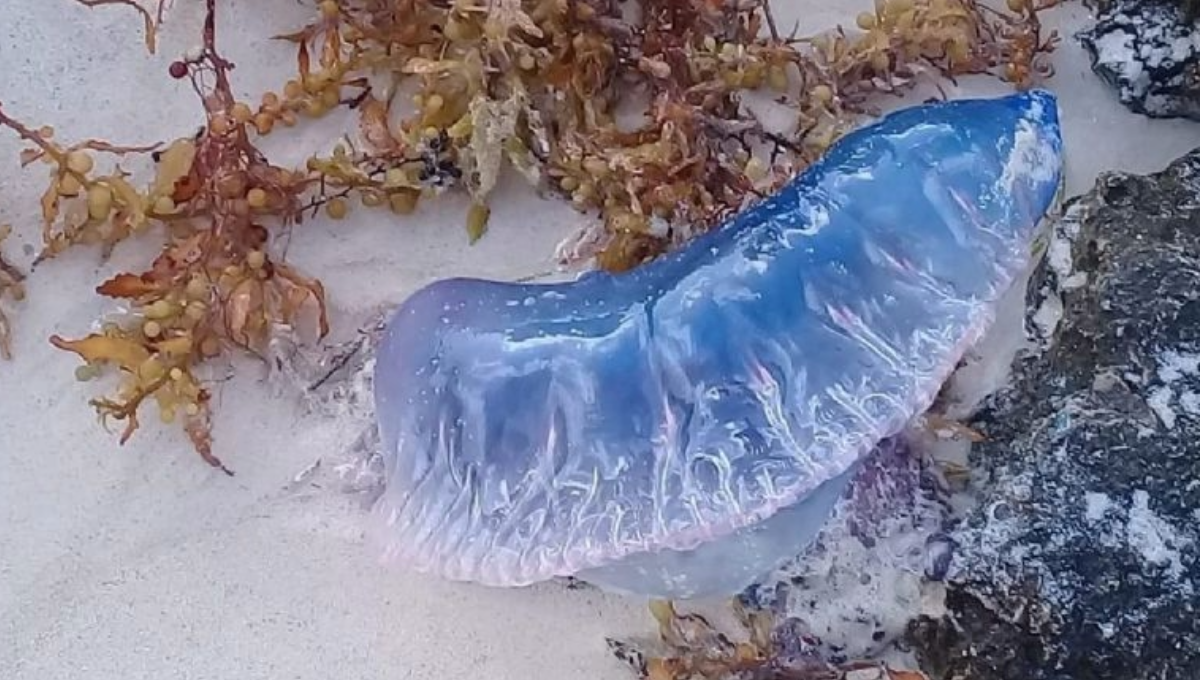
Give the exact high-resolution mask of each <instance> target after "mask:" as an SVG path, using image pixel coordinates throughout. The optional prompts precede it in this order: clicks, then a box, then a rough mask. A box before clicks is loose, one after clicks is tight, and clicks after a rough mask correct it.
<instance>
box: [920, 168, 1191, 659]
mask: <svg viewBox="0 0 1200 680" xmlns="http://www.w3.org/2000/svg"><path fill="white" fill-rule="evenodd" d="M1029 290H1030V293H1029V306H1030V310H1029V314H1028V320H1029V321H1030V322H1031V323H1030V326H1031V327H1036V328H1037V329H1038V331H1039V332H1040V334H1041V336H1042V337H1041V343H1040V346H1039V347H1038V349H1036V350H1034V351H1031V352H1029V353H1027V354H1025V355H1023V356H1022V357H1020V358H1019V359H1018V360H1017V362H1016V363H1015V365H1014V367H1013V379H1012V381H1011V383H1010V385H1009V386H1008V387H1006V388H1005V389H1003V390H1001V391H1000V392H998V393H997V394H995V395H993V396H992V397H991V398H990V399H989V400H988V401H986V402H985V405H984V407H983V409H982V410H981V411H980V413H979V414H978V416H977V418H976V422H974V423H973V426H974V427H976V428H977V429H978V430H980V431H981V432H982V433H983V434H984V435H985V436H986V437H987V441H986V442H984V443H982V444H977V445H976V447H975V449H974V451H973V452H972V465H973V468H974V470H975V474H976V484H977V485H978V486H979V494H980V503H979V504H978V505H977V506H976V508H975V509H974V510H972V512H971V513H970V514H969V516H968V517H967V518H966V520H965V521H964V522H963V523H962V525H961V526H959V527H957V528H956V529H955V530H954V531H953V532H952V537H953V539H954V541H955V543H956V545H957V546H958V547H957V551H956V554H955V556H954V558H953V559H952V561H951V565H950V569H949V573H948V577H947V595H946V603H945V604H946V613H945V615H944V616H941V617H938V618H931V617H928V616H926V617H923V618H920V619H918V620H917V621H915V622H914V623H913V624H912V625H911V626H910V629H909V638H910V641H911V643H912V644H913V645H914V647H915V649H916V651H917V653H918V656H919V658H920V659H921V661H922V664H923V666H924V667H925V668H926V670H927V671H928V672H930V674H931V677H933V678H935V680H936V679H943V678H944V679H947V680H948V679H949V678H970V679H971V680H1067V679H1074V680H1093V679H1094V680H1142V679H1145V680H1150V679H1151V678H1153V679H1154V680H1193V679H1195V678H1200V149H1197V150H1195V151H1193V152H1192V153H1190V154H1188V155H1186V156H1184V157H1183V158H1181V159H1179V160H1178V161H1176V162H1174V163H1173V164H1171V165H1170V166H1169V167H1168V168H1167V169H1165V170H1164V171H1162V172H1160V173H1157V174H1154V175H1150V176H1137V175H1129V174H1110V175H1107V176H1105V177H1102V178H1101V179H1100V180H1099V181H1098V182H1097V185H1096V187H1095V188H1094V189H1093V190H1092V191H1090V192H1089V193H1087V194H1085V195H1083V196H1080V197H1077V198H1075V199H1072V200H1071V201H1069V202H1068V203H1067V204H1066V206H1064V216H1063V218H1062V219H1061V220H1060V221H1059V222H1058V223H1057V224H1056V226H1055V228H1054V233H1053V235H1052V237H1051V239H1050V242H1049V247H1048V251H1047V256H1046V257H1045V259H1044V260H1043V261H1042V263H1041V264H1040V265H1039V267H1038V269H1037V270H1036V271H1035V273H1034V276H1033V279H1032V280H1031V283H1030V287H1029Z"/></svg>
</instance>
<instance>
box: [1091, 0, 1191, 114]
mask: <svg viewBox="0 0 1200 680" xmlns="http://www.w3.org/2000/svg"><path fill="white" fill-rule="evenodd" d="M1197 6H1200V3H1196V2H1191V1H1189V2H1180V1H1179V0H1111V1H1109V2H1103V3H1101V9H1100V12H1099V14H1098V15H1097V20H1096V24H1095V25H1094V26H1092V27H1091V28H1090V29H1088V30H1086V31H1082V32H1080V33H1079V34H1078V35H1077V36H1076V37H1077V38H1078V40H1079V41H1080V42H1081V43H1082V44H1083V46H1084V48H1085V49H1086V50H1087V51H1088V54H1089V55H1090V56H1091V59H1092V70H1093V71H1094V72H1095V73H1096V74H1097V75H1099V76H1100V77H1101V78H1103V79H1104V80H1105V81H1106V82H1108V83H1109V84H1110V85H1111V86H1112V87H1114V88H1115V89H1116V90H1117V95H1118V97H1119V98H1120V100H1121V103H1122V104H1124V105H1125V106H1127V107H1128V108H1129V109H1130V110H1132V111H1135V112H1137V113H1142V114H1145V115H1148V116H1151V117H1154V118H1179V117H1184V118H1192V119H1195V120H1200V25H1198V24H1197V22H1196V20H1195V16H1194V12H1195V10H1196V8H1197Z"/></svg>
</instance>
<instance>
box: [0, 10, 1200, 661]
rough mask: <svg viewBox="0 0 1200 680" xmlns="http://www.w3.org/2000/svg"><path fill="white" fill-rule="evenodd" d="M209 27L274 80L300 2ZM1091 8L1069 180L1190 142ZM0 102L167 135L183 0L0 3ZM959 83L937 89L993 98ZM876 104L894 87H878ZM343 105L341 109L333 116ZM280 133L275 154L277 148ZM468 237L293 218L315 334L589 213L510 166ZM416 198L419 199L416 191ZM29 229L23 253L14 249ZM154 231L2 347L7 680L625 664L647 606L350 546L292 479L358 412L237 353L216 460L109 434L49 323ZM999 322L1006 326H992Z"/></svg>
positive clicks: (1071, 48)
mask: <svg viewBox="0 0 1200 680" xmlns="http://www.w3.org/2000/svg"><path fill="white" fill-rule="evenodd" d="M223 5H224V6H225V7H226V8H227V10H226V11H225V13H224V14H223V15H222V22H223V24H222V28H221V31H222V32H221V38H220V40H221V44H222V47H223V48H224V49H225V51H226V52H227V56H229V57H230V58H231V59H232V60H233V61H234V62H236V64H237V70H236V77H237V86H236V89H237V90H238V92H239V94H242V95H245V96H247V97H249V96H252V95H255V94H256V93H261V92H262V91H263V90H265V89H271V88H274V89H278V88H279V87H280V84H281V83H282V82H283V81H284V80H285V79H286V78H287V77H288V75H289V73H290V72H291V71H292V65H293V63H294V62H293V52H292V51H291V49H290V48H289V46H288V45H287V44H284V43H280V42H275V41H271V40H269V39H268V36H270V35H272V34H276V33H282V32H286V31H289V30H294V29H295V28H296V27H298V26H300V25H302V23H303V22H304V21H305V20H306V19H307V17H308V16H310V13H311V11H312V10H311V7H310V6H308V5H307V4H304V5H302V4H299V3H295V2H288V1H285V0H253V1H251V0H229V1H227V2H224V3H223ZM775 6H776V15H777V18H778V20H779V23H780V24H781V26H788V27H790V26H792V25H793V24H794V23H795V22H797V21H799V22H801V24H800V25H801V32H803V33H812V32H816V31H819V30H823V29H826V28H829V27H832V26H833V25H835V24H837V23H839V22H842V23H848V24H849V23H852V22H853V20H854V15H855V14H856V13H857V12H858V11H861V10H862V9H864V8H865V4H864V3H863V2H860V1H859V0H837V1H836V2H835V1H833V0H787V1H779V2H776V3H775ZM1086 12H1087V10H1086V9H1085V8H1083V7H1082V6H1081V5H1079V4H1078V3H1077V2H1071V3H1068V4H1067V5H1066V6H1064V7H1062V8H1059V9H1056V10H1054V11H1052V12H1051V13H1050V14H1049V15H1048V16H1049V17H1050V20H1051V22H1052V25H1051V27H1052V28H1057V29H1059V30H1060V32H1062V34H1063V35H1064V41H1063V44H1062V46H1061V47H1060V49H1059V50H1058V52H1057V54H1056V55H1055V57H1054V64H1055V66H1056V70H1057V74H1056V76H1055V77H1054V78H1053V79H1052V80H1051V81H1050V82H1049V83H1047V86H1048V87H1049V88H1050V89H1052V90H1054V91H1055V92H1057V93H1058V94H1059V96H1060V98H1061V106H1062V113H1061V115H1062V119H1063V124H1064V129H1065V134H1066V145H1067V170H1068V174H1067V193H1068V195H1072V194H1076V193H1079V192H1080V191H1083V190H1086V189H1087V188H1088V187H1090V186H1091V184H1092V183H1093V181H1094V179H1095V177H1096V176H1097V174H1098V173H1099V172H1102V171H1104V170H1108V169H1123V170H1132V171H1137V172H1146V171H1153V170H1158V169H1160V168H1161V167H1163V166H1164V165H1165V164H1166V163H1167V162H1168V161H1170V160H1171V159H1172V158H1174V157H1176V156H1178V155H1180V154H1181V153H1183V152H1185V151H1187V150H1189V149H1191V148H1193V147H1194V146H1196V145H1197V144H1200V134H1198V133H1197V128H1196V127H1195V124H1194V123H1188V122H1172V121H1152V120H1148V119H1146V118H1142V117H1137V116H1134V115H1132V114H1130V113H1129V112H1127V111H1126V110H1125V109H1124V108H1122V107H1121V106H1120V105H1119V104H1118V102H1117V101H1116V98H1115V95H1113V93H1112V92H1111V91H1110V90H1108V89H1106V88H1105V87H1104V85H1103V84H1102V83H1101V82H1100V81H1099V80H1098V79H1097V78H1096V77H1095V76H1094V75H1093V74H1092V73H1091V72H1090V71H1089V69H1088V62H1087V57H1086V55H1085V54H1084V52H1083V51H1082V49H1081V48H1080V47H1079V46H1078V44H1077V43H1076V42H1075V41H1074V40H1073V38H1072V37H1071V34H1072V33H1073V32H1074V30H1076V28H1077V27H1079V26H1082V25H1083V24H1084V22H1085V19H1086V16H1087V14H1086ZM0 15H2V16H3V21H2V22H0V24H2V25H0V101H2V102H3V104H4V106H5V110H6V111H7V112H8V113H9V114H10V115H13V116H16V117H20V118H22V119H24V120H26V121H32V122H35V123H45V124H52V125H54V126H55V128H56V129H57V131H58V133H57V134H58V136H59V137H61V138H62V139H77V138H84V137H98V138H105V139H110V140H113V141H115V142H122V143H130V144H132V143H147V142H153V141H158V140H162V139H171V138H174V137H177V136H180V135H183V134H187V133H189V132H191V131H192V130H193V129H195V128H196V127H197V126H199V125H200V122H201V118H200V110H199V108H198V106H197V105H196V102H195V100H194V97H193V95H192V93H191V92H190V91H189V90H188V89H187V85H186V84H184V83H182V82H180V81H173V80H171V79H170V78H168V77H167V76H166V68H167V64H168V63H169V62H170V61H171V60H172V59H173V58H174V57H175V55H177V54H179V53H181V52H183V51H184V50H186V49H187V48H189V47H190V46H191V45H193V44H194V43H195V37H194V36H196V35H197V33H198V26H199V22H200V20H201V18H202V16H201V7H200V3H195V2H191V0H176V2H175V3H174V6H173V7H172V8H171V11H170V13H169V15H168V22H167V26H166V29H165V31H164V33H163V35H162V36H161V44H160V46H159V51H158V54H156V55H153V56H151V55H147V54H146V52H145V50H144V48H143V44H142V38H141V33H140V29H141V23H140V21H139V20H137V19H136V18H135V17H134V16H133V15H132V14H131V13H129V12H126V11H124V10H123V9H122V8H120V7H108V8H103V9H100V10H88V9H86V8H83V7H80V6H78V5H76V4H74V3H72V2H70V1H69V0H0ZM1005 89H1006V86H1005V85H1003V84H1002V83H998V82H994V81H991V80H988V79H984V78H972V79H968V80H964V81H962V82H960V83H959V85H958V87H957V88H947V93H948V94H950V95H951V96H954V97H960V96H967V95H973V94H989V93H1000V92H1003V91H1005ZM890 105H894V104H890ZM342 122H344V120H343V121H342ZM337 126H338V120H332V121H323V122H322V123H321V124H320V125H305V126H302V127H301V128H298V129H297V130H296V131H294V133H293V134H289V135H287V136H285V137H281V139H273V140H271V141H270V143H268V144H266V145H265V146H266V149H267V150H268V151H269V152H271V153H273V154H275V155H276V159H277V160H282V161H288V162H292V161H294V162H302V161H303V158H304V157H305V155H306V154H308V153H311V152H314V151H318V150H325V149H327V148H328V147H329V145H330V144H331V140H333V139H334V137H335V135H336V128H337ZM285 139H286V146H284V145H282V143H283V142H284V140H285ZM21 148H22V146H21V144H20V143H19V140H17V139H16V138H15V136H14V135H12V134H9V133H8V132H7V131H0V224H3V223H11V224H12V225H13V226H14V228H15V229H16V233H15V236H14V237H13V238H12V239H10V241H9V242H8V243H7V244H6V247H7V248H8V251H9V252H11V253H13V255H14V257H15V259H17V260H18V262H19V264H21V265H22V266H25V265H27V264H28V263H29V261H30V260H31V259H32V257H33V254H34V253H35V251H36V248H37V247H38V245H39V244H40V234H39V232H38V229H39V226H40V216H39V214H38V199H39V195H40V193H41V191H42V190H43V188H44V186H45V181H46V178H45V174H44V170H43V169H42V168H41V167H40V166H34V167H31V168H29V169H27V170H25V171H21V169H20V168H19V161H18V154H19V151H20V149H21ZM502 192H503V193H502V194H501V196H503V198H502V199H497V200H495V201H494V203H493V217H492V222H491V227H490V231H489V233H488V235H487V236H486V237H485V238H483V239H482V240H481V241H480V242H479V243H478V244H477V245H475V246H471V247H469V246H468V245H467V236H466V234H465V232H464V230H463V229H462V227H461V224H462V219H463V214H464V213H465V210H466V203H465V202H464V201H462V200H460V199H457V198H449V197H447V198H448V200H439V201H437V202H436V203H435V204H433V203H431V204H430V206H427V207H426V208H424V209H422V210H421V211H419V213H418V214H416V215H415V216H413V217H412V218H409V219H405V220H403V221H399V220H389V219H385V218H384V217H380V216H378V215H376V214H374V213H366V212H362V213H361V214H356V215H352V216H351V218H350V219H348V220H345V221H343V222H339V223H333V222H329V221H327V220H324V219H318V220H315V221H312V222H309V223H306V224H304V225H303V226H301V227H300V228H298V229H297V230H296V231H295V234H294V237H293V240H292V243H291V246H290V249H289V253H288V257H289V259H290V260H291V261H292V262H294V263H297V264H298V265H300V266H301V267H302V268H303V269H304V270H305V271H307V272H308V273H311V274H313V275H315V276H317V277H319V278H320V279H321V280H322V281H324V282H325V284H326V289H327V291H328V293H329V297H330V300H331V303H332V311H333V318H332V322H333V325H334V327H335V334H334V335H335V338H333V339H334V340H335V341H336V340H338V339H345V338H347V337H350V335H351V334H352V333H353V331H354V329H355V328H356V327H357V326H358V325H360V324H362V323H364V322H365V321H366V320H367V319H368V317H369V316H370V314H371V313H372V312H374V311H375V310H377V309H380V308H382V307H386V306H387V305H393V304H395V303H397V302H399V301H400V300H402V299H403V298H404V296H405V295H407V294H408V293H409V292H411V291H412V290H414V289H415V288H417V287H418V286H420V285H422V284H425V283H427V282H429V281H431V280H433V279H435V278H440V277H444V276H449V275H454V274H470V275H473V276H483V277H494V278H516V277H521V276H527V275H531V274H535V273H538V272H542V271H546V270H549V269H551V268H552V267H553V264H554V263H553V254H554V246H555V244H556V243H558V242H559V241H560V240H561V239H562V238H564V237H565V236H567V235H568V234H569V233H571V232H572V231H573V230H575V229H577V228H579V227H580V226H581V225H582V224H583V223H584V222H583V220H585V219H586V218H585V217H583V216H581V215H579V214H577V213H575V212H574V211H572V210H571V209H570V208H569V207H568V206H566V205H564V204H561V203H557V202H550V201H543V200H539V199H537V198H535V197H533V196H532V194H531V192H530V191H529V190H528V189H527V188H526V187H525V186H523V185H522V184H520V182H519V180H516V179H514V178H513V177H512V176H511V173H510V176H509V178H508V179H507V180H506V181H505V185H504V186H502ZM434 205H436V208H435V207H434ZM23 244H28V245H27V247H26V248H25V249H24V251H22V245H23ZM155 245H156V242H155V241H154V239H143V240H141V241H138V242H135V243H131V244H129V245H128V246H126V247H122V248H121V249H119V250H118V251H117V252H116V254H115V256H114V257H113V258H112V260H110V261H109V262H107V263H101V261H100V259H99V255H98V253H97V252H96V251H90V250H86V249H79V250H76V251H73V252H70V253H68V254H66V255H64V256H63V257H61V258H59V259H57V260H54V261H52V262H49V263H47V264H45V265H42V266H40V267H39V268H38V269H37V271H36V272H35V273H34V274H33V275H32V276H31V278H30V280H29V297H28V299H27V301H26V302H24V303H23V304H21V305H19V306H17V307H15V308H13V309H14V312H15V313H14V316H13V320H14V325H15V336H14V353H15V359H14V361H12V362H0V678H3V679H4V680H57V679H60V678H61V679H64V680H66V679H71V680H75V679H81V678H89V679H93V680H110V679H111V680H118V679H119V680H134V679H141V678H145V679H155V680H161V679H165V678H188V679H201V678H212V679H221V680H232V679H235V678H236V679H246V680H251V679H263V680H284V679H296V680H318V679H319V680H334V679H336V680H352V679H359V678H363V679H367V678H381V679H382V678H389V679H400V678H416V679H421V680H424V679H429V680H433V679H437V680H459V679H462V680H476V679H483V678H488V679H495V680H510V679H511V680H518V679H525V678H538V679H541V678H545V679H547V680H550V679H555V680H558V679H569V680H574V679H576V678H578V679H580V680H583V679H587V680H620V679H622V678H628V677H631V676H630V675H629V672H628V670H627V669H626V668H625V667H623V666H622V665H621V664H620V663H618V662H617V661H616V660H614V659H613V658H612V657H611V656H610V655H609V654H608V653H607V651H606V648H605V637H606V636H631V635H633V636H637V635H649V634H651V632H652V630H653V620H652V619H651V618H650V616H649V615H648V613H647V612H646V606H645V602H644V601H638V600H635V599H625V598H619V597H615V596H609V595H605V594H603V593H601V592H598V591H595V590H567V589H566V588H564V587H563V586H562V585H559V584H548V585H544V586H538V587H533V588H528V589H520V590H496V589H487V588H482V587H476V586H470V585H463V584H455V583H446V582H442V581H439V580H437V579H433V578H429V577H424V576H419V575H414V574H409V573H404V572H400V571H397V570H395V569H389V568H384V567H382V566H380V565H379V564H378V563H377V559H376V558H377V554H376V552H375V551H374V548H373V546H371V545H369V544H367V543H365V542H364V540H363V536H362V529H363V523H362V520H363V508H362V507H361V503H360V502H359V501H358V500H357V499H356V498H355V497H353V496H349V495H346V494H343V493H339V492H338V491H337V490H336V489H332V488H328V487H327V486H326V485H324V484H321V483H320V481H321V480H326V479H328V477H327V476H320V475H319V476H318V477H317V478H316V482H317V483H314V482H313V480H306V481H304V482H303V483H300V484H293V483H292V481H293V479H294V478H295V476H296V475H297V474H298V473H300V472H301V471H303V470H305V469H306V468H307V467H309V466H310V465H312V464H313V463H314V462H315V461H317V460H318V459H322V458H328V457H330V456H331V455H333V454H335V453H336V452H339V451H342V450H344V449H345V447H347V446H348V445H349V443H350V442H351V441H352V440H353V438H354V437H355V436H357V434H358V430H359V428H360V427H361V423H360V422H358V421H356V420H354V419H352V418H344V419H339V418H336V417H327V416H323V415H320V414H317V413H312V412H310V411H308V410H306V409H305V408H303V406H302V404H300V402H299V401H298V398H297V396H296V395H295V394H289V393H288V392H287V391H286V390H281V389H278V386H273V385H268V384H267V383H266V382H265V380H264V375H265V373H264V371H263V369H262V368H261V367H259V366H256V365H254V364H252V363H249V362H238V363H236V364H235V365H234V367H233V369H234V370H231V371H230V377H229V378H228V379H225V380H222V381H221V382H220V383H219V385H218V386H217V387H216V389H215V394H216V412H217V420H216V424H215V436H216V438H217V446H218V449H219V451H220V455H221V457H222V458H223V459H224V461H225V462H226V463H227V464H228V465H229V466H230V467H231V468H232V469H234V470H235V471H236V473H237V474H236V476H235V477H232V478H230V477H227V476H225V475H223V474H221V473H220V472H219V471H216V470H213V469H211V468H209V467H208V466H206V465H204V464H203V463H202V462H201V461H200V460H199V459H197V458H196V457H195V456H194V455H193V454H192V452H191V450H190V447H189V444H188V443H187V441H186V440H185V438H184V436H183V434H182V433H181V432H180V431H179V428H175V427H165V426H162V425H160V424H159V423H158V422H157V420H156V419H155V418H152V417H147V418H146V424H145V426H144V427H143V428H142V430H141V431H139V432H138V433H137V435H136V436H135V437H134V438H133V439H132V441H130V442H129V443H128V444H127V445H126V446H123V447H122V446H119V445H118V444H117V437H116V435H115V433H112V434H110V433H106V432H105V431H104V429H103V428H102V427H101V425H100V424H99V423H98V421H97V419H96V417H95V414H94V412H93V410H92V409H91V407H90V406H89V405H88V403H87V398H88V397H91V396H98V395H99V394H100V393H102V392H103V391H104V390H106V389H107V387H108V384H107V383H104V384H100V383H87V384H82V383H79V382H77V381H76V380H75V378H74V376H73V370H74V368H75V366H76V364H77V359H76V357H74V356H72V355H70V354H67V353H65V352H62V351H59V350H56V349H54V348H53V347H51V345H50V344H49V343H48V342H47V338H48V337H49V336H50V335H52V334H55V333H61V334H64V335H68V336H76V335H82V334H84V333H86V332H87V331H88V330H89V329H90V327H91V324H92V323H93V320H95V319H98V318H100V317H101V316H102V315H103V314H105V313H106V312H108V311H111V308H108V307H106V306H105V304H106V303H105V301H104V300H102V299H101V298H99V297H98V296H96V295H95V294H94V293H93V292H92V290H93V288H94V286H95V285H96V284H97V283H98V282H100V281H101V280H103V279H104V278H106V277H108V276H110V275H112V274H113V273H116V272H118V271H124V270H127V269H129V268H131V267H136V266H138V265H139V264H140V263H143V262H146V261H148V260H149V257H150V254H151V253H153V252H154V248H155ZM1010 322H1011V320H1010Z"/></svg>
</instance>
